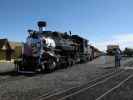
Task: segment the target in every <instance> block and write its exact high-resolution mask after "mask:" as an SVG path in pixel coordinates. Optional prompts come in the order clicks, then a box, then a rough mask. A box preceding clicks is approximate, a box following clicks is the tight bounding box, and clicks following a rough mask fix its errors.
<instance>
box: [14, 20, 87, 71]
mask: <svg viewBox="0 0 133 100" xmlns="http://www.w3.org/2000/svg"><path fill="white" fill-rule="evenodd" d="M46 24H47V23H46V22H44V21H39V22H38V27H39V31H33V30H28V37H27V39H26V42H25V43H24V44H23V50H22V51H23V52H22V56H21V58H20V59H17V60H16V61H15V65H16V70H17V72H31V71H32V72H36V71H41V72H44V71H45V70H47V71H52V70H54V69H56V68H60V67H67V66H72V65H73V64H76V63H80V62H86V61H88V60H89V59H90V58H89V57H90V54H89V53H88V40H86V39H84V38H82V37H80V36H78V35H72V33H71V32H69V34H68V33H67V32H65V33H60V32H56V31H54V32H53V31H44V30H43V28H45V27H46Z"/></svg>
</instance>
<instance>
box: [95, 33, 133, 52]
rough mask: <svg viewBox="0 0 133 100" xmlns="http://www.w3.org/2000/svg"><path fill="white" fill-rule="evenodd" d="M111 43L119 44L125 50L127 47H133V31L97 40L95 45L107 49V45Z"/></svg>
mask: <svg viewBox="0 0 133 100" xmlns="http://www.w3.org/2000/svg"><path fill="white" fill-rule="evenodd" d="M109 44H116V45H119V46H120V48H121V49H122V50H123V49H124V48H125V47H131V48H133V33H124V34H118V35H113V36H112V37H110V38H109V39H108V40H107V39H106V40H102V41H97V42H95V43H94V45H95V46H96V47H97V48H99V49H100V50H103V51H105V50H106V47H107V45H109Z"/></svg>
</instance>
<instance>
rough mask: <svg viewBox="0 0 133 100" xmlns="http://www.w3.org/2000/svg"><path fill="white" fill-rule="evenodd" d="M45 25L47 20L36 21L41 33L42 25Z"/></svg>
mask: <svg viewBox="0 0 133 100" xmlns="http://www.w3.org/2000/svg"><path fill="white" fill-rule="evenodd" d="M46 25H47V22H45V21H39V22H38V27H39V32H40V33H42V32H43V27H44V28H45V27H46Z"/></svg>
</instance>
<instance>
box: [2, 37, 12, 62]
mask: <svg viewBox="0 0 133 100" xmlns="http://www.w3.org/2000/svg"><path fill="white" fill-rule="evenodd" d="M13 52H14V50H13V49H12V48H11V46H10V43H9V41H8V40H7V39H0V60H11V58H12V53H13Z"/></svg>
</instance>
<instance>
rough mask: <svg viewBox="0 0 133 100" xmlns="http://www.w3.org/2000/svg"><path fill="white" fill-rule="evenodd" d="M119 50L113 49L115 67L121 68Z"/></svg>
mask: <svg viewBox="0 0 133 100" xmlns="http://www.w3.org/2000/svg"><path fill="white" fill-rule="evenodd" d="M120 60H121V50H120V49H119V48H117V49H115V67H120V66H121V62H120Z"/></svg>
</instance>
